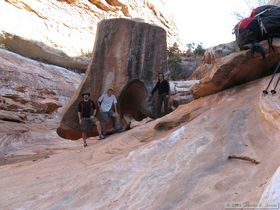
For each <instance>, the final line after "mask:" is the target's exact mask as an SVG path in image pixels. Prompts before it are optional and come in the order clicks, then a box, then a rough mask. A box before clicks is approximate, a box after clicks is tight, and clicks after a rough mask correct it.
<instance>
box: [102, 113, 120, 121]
mask: <svg viewBox="0 0 280 210" xmlns="http://www.w3.org/2000/svg"><path fill="white" fill-rule="evenodd" d="M100 117H101V121H102V122H105V121H107V120H108V118H109V117H113V118H116V117H117V114H116V113H115V112H114V111H113V110H110V111H109V112H100Z"/></svg>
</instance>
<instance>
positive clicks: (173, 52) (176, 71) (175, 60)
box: [167, 42, 182, 80]
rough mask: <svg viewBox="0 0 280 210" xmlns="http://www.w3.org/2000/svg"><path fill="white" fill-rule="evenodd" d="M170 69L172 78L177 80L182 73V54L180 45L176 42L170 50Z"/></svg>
mask: <svg viewBox="0 0 280 210" xmlns="http://www.w3.org/2000/svg"><path fill="white" fill-rule="evenodd" d="M167 51H168V61H167V62H168V68H169V70H170V77H171V79H172V80H176V79H177V78H178V76H179V75H180V73H181V67H180V64H181V62H182V58H181V54H182V52H181V51H180V49H179V46H178V44H177V43H176V42H175V43H174V44H173V45H172V46H171V47H169V48H168V50H167Z"/></svg>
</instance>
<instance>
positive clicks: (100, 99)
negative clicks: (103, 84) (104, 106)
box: [97, 94, 103, 108]
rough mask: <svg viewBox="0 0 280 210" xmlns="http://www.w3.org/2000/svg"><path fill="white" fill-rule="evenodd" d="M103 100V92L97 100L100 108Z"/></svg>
mask: <svg viewBox="0 0 280 210" xmlns="http://www.w3.org/2000/svg"><path fill="white" fill-rule="evenodd" d="M102 100H103V94H102V95H101V96H100V97H99V98H98V101H97V105H98V107H99V108H100V106H101V103H102Z"/></svg>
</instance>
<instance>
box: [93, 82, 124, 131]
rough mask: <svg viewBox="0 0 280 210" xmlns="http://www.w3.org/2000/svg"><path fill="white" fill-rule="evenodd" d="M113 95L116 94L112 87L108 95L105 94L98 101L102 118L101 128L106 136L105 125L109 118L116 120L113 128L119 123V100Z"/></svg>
mask: <svg viewBox="0 0 280 210" xmlns="http://www.w3.org/2000/svg"><path fill="white" fill-rule="evenodd" d="M113 93H114V89H113V88H112V87H110V88H109V89H108V91H107V93H104V94H103V95H101V96H100V97H99V99H98V106H99V109H100V117H101V127H102V131H103V133H104V134H105V125H106V121H107V120H108V118H109V117H110V118H114V121H113V126H114V125H115V124H116V122H115V121H117V120H118V117H119V114H118V109H117V98H116V96H115V95H114V94H113ZM114 128H115V126H114ZM115 129H116V128H115Z"/></svg>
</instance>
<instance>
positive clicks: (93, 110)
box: [90, 101, 96, 116]
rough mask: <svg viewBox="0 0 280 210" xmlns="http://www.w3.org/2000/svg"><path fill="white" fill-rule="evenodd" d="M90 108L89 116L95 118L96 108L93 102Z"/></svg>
mask: <svg viewBox="0 0 280 210" xmlns="http://www.w3.org/2000/svg"><path fill="white" fill-rule="evenodd" d="M91 106H92V110H91V113H90V114H91V116H95V115H96V107H95V104H94V102H93V101H91Z"/></svg>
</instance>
